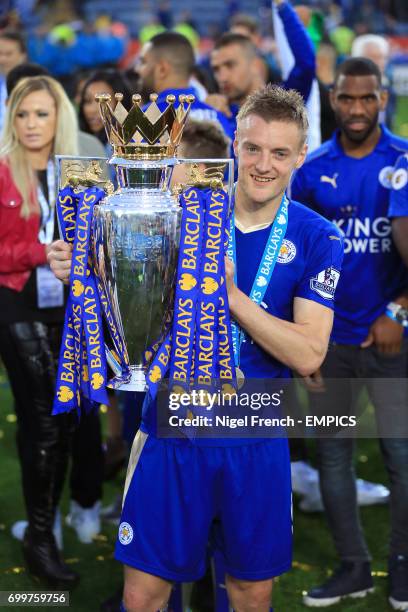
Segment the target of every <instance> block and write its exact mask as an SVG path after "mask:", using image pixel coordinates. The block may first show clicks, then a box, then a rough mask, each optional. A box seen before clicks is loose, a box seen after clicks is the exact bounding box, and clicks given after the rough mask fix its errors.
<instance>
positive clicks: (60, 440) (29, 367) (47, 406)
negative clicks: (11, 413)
mask: <svg viewBox="0 0 408 612" xmlns="http://www.w3.org/2000/svg"><path fill="white" fill-rule="evenodd" d="M61 334H62V325H55V324H45V323H39V322H23V323H11V324H7V325H0V355H1V358H2V360H3V362H4V365H5V367H6V370H7V374H8V377H9V381H10V385H11V389H12V392H13V395H14V400H15V410H16V414H17V448H18V454H19V458H20V463H21V473H22V482H23V492H24V499H25V503H26V509H27V517H28V522H29V532H30V536H31V538H32V539H38V540H41V539H42V537H43V536H44V535H49V534H50V533H51V531H52V526H53V522H54V515H55V508H56V506H57V505H58V502H59V499H60V496H61V492H62V488H63V485H64V478H65V473H66V469H67V462H68V457H69V451H70V440H71V436H72V432H73V428H74V426H75V415H73V414H62V415H57V416H51V409H52V402H53V397H54V388H55V378H56V371H57V363H58V354H59V348H60V342H61Z"/></svg>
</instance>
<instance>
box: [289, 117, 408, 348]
mask: <svg viewBox="0 0 408 612" xmlns="http://www.w3.org/2000/svg"><path fill="white" fill-rule="evenodd" d="M407 151H408V141H407V140H405V139H402V138H399V137H397V136H394V135H393V134H391V132H389V131H388V130H387V129H386V128H385V127H383V126H382V133H381V137H380V140H379V142H378V144H377V146H376V147H375V149H374V150H373V151H372V152H371V153H370V154H369V155H367V156H366V157H363V158H361V159H356V158H353V157H349V156H348V155H345V153H344V151H343V149H342V147H341V144H340V141H339V132H336V133H335V134H334V136H333V138H332V139H331V140H329V141H327V142H326V143H324V144H323V145H322V146H321V147H320V148H319V149H317V150H316V151H314V152H313V153H312V154H311V155H310V156H309V157H308V159H307V160H306V163H305V164H304V165H303V167H302V168H300V169H299V170H298V171H297V173H296V175H295V178H294V181H293V184H292V196H293V197H294V198H296V199H297V200H299V201H301V202H304V203H305V204H307V205H308V206H310V207H311V208H313V209H314V210H315V211H317V212H318V213H320V214H321V215H323V216H324V217H326V218H327V219H329V220H330V221H332V222H333V223H335V224H336V225H337V227H338V228H339V229H340V230H341V232H343V234H344V261H343V267H342V275H341V279H340V282H339V285H338V288H337V295H336V309H335V319H334V326H333V333H332V338H333V340H334V341H335V342H338V343H341V344H360V343H361V342H362V341H364V340H365V338H366V337H367V334H368V331H369V328H370V326H371V324H372V323H373V322H374V321H375V319H377V318H378V317H379V316H380V315H381V314H383V313H384V311H385V307H386V305H387V303H388V302H390V301H391V300H393V299H395V298H396V297H397V296H398V295H399V294H401V293H402V292H403V290H404V289H405V287H406V285H407V280H408V278H407V273H406V270H405V268H404V265H403V264H402V261H401V258H400V256H399V254H398V252H397V250H396V248H395V246H394V243H393V241H392V237H391V223H390V219H389V213H388V209H389V204H390V194H391V189H392V177H393V173H394V166H395V163H396V160H397V159H398V157H399V156H401V154H403V153H405V152H407Z"/></svg>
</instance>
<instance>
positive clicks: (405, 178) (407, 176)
mask: <svg viewBox="0 0 408 612" xmlns="http://www.w3.org/2000/svg"><path fill="white" fill-rule="evenodd" d="M407 183H408V172H407V171H406V170H405V168H398V170H396V171H395V172H394V174H393V175H392V181H391V185H392V188H393V189H403V188H404V187H405V185H406V184H407Z"/></svg>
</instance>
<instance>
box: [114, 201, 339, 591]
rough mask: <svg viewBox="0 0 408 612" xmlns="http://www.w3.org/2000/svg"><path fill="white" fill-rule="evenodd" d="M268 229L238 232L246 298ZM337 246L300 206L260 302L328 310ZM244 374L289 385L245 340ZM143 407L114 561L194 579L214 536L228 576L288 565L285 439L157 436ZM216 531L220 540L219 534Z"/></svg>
mask: <svg viewBox="0 0 408 612" xmlns="http://www.w3.org/2000/svg"><path fill="white" fill-rule="evenodd" d="M270 231H271V224H266V225H263V226H256V227H253V228H250V229H245V230H244V228H242V227H241V226H240V225H239V223H238V222H236V225H235V241H236V268H237V284H238V287H239V288H240V289H241V290H242V291H243V292H245V293H246V294H248V295H249V294H250V291H251V287H252V284H253V282H254V277H255V274H256V270H257V269H258V266H259V263H260V262H261V261H262V258H263V257H264V255H265V246H266V244H267V241H268V238H269V234H270ZM342 256H343V240H342V236H341V233H340V232H339V231H338V230H337V229H336V227H335V226H334V225H333V224H331V223H330V222H328V221H327V220H326V219H323V218H322V217H321V216H320V215H318V214H316V213H315V212H313V211H312V210H310V209H308V208H307V207H305V206H303V205H302V204H299V203H297V202H294V201H292V202H290V204H289V206H288V223H287V230H286V234H285V237H284V239H283V242H282V243H281V246H280V250H279V254H278V256H277V259H276V265H275V268H274V271H273V275H272V278H271V282H270V284H269V286H268V287H267V289H266V292H265V294H264V297H263V301H262V303H261V304H260V307H261V308H264V309H265V310H266V312H268V313H269V314H271V315H274V316H277V317H279V318H281V319H284V320H287V321H293V303H294V299H295V298H303V299H307V300H312V301H314V302H317V303H319V304H321V305H323V306H326V307H328V308H330V309H333V307H334V294H335V289H336V285H337V282H338V280H339V275H340V269H341V263H342ZM240 368H241V369H242V370H243V372H244V374H245V377H246V378H260V379H262V378H263V379H271V378H272V379H273V378H288V377H289V376H290V371H289V368H288V367H287V366H285V365H284V364H282V363H280V362H279V361H278V360H277V359H274V358H273V357H272V356H271V355H269V354H268V353H266V352H265V351H264V350H263V349H262V348H261V347H259V346H258V345H256V344H255V343H254V342H252V341H251V339H250V338H249V337H247V338H246V341H245V342H243V343H242V346H241V353H240ZM155 411H156V406H155V405H154V404H151V405H149V406H147V409H146V410H145V413H144V416H143V422H142V426H141V429H140V431H139V432H138V434H137V436H136V438H135V441H134V443H133V447H132V452H131V457H130V460H129V468H128V474H127V478H126V485H125V493H124V505H123V511H122V517H121V524H120V527H119V536H118V541H117V544H116V550H115V557H116V559H118V560H119V561H121V562H122V563H124V564H126V565H129V566H131V567H134V568H136V569H139V570H141V571H144V572H147V573H150V574H153V575H156V576H160V577H162V578H164V579H167V580H170V581H176V582H189V581H193V580H196V579H198V578H200V577H201V576H202V575H203V574H204V572H205V569H206V558H207V544H208V541H209V540H210V541H212V540H214V539H215V541H216V546H217V549H219V550H221V551H222V554H223V557H224V559H225V571H226V572H227V573H228V574H230V575H231V576H234V577H236V578H237V579H242V580H264V579H268V578H272V577H274V576H277V575H279V574H281V573H283V572H285V571H288V570H289V569H290V567H291V558H292V518H291V483H290V458H289V450H288V442H287V439H286V438H284V437H281V438H273V439H269V438H268V439H266V438H263V439H254V440H236V439H235V440H233V439H226V438H220V439H218V440H217V439H210V440H207V439H205V438H202V439H194V440H191V439H187V438H184V439H163V438H158V437H157V432H156V430H155V428H154V423H155V419H154V416H153V418H152V414H151V413H153V412H155ZM215 525H216V533H215Z"/></svg>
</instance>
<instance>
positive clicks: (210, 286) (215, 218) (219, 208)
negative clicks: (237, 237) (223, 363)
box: [194, 191, 228, 389]
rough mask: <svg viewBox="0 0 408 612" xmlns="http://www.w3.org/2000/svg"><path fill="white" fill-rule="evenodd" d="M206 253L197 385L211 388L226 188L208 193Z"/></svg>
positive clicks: (199, 310)
mask: <svg viewBox="0 0 408 612" xmlns="http://www.w3.org/2000/svg"><path fill="white" fill-rule="evenodd" d="M205 198H206V199H205V215H204V239H203V255H202V260H201V266H200V294H199V301H198V307H197V315H196V338H195V348H196V350H195V359H194V383H195V387H198V388H207V389H211V387H212V384H213V383H214V381H215V379H217V378H218V376H219V364H218V341H219V339H218V330H219V305H220V292H221V285H222V283H224V285H225V281H224V278H223V275H222V272H223V269H224V265H223V264H224V219H225V215H226V214H227V207H228V197H227V194H226V193H225V191H207V192H206V193H205Z"/></svg>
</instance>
